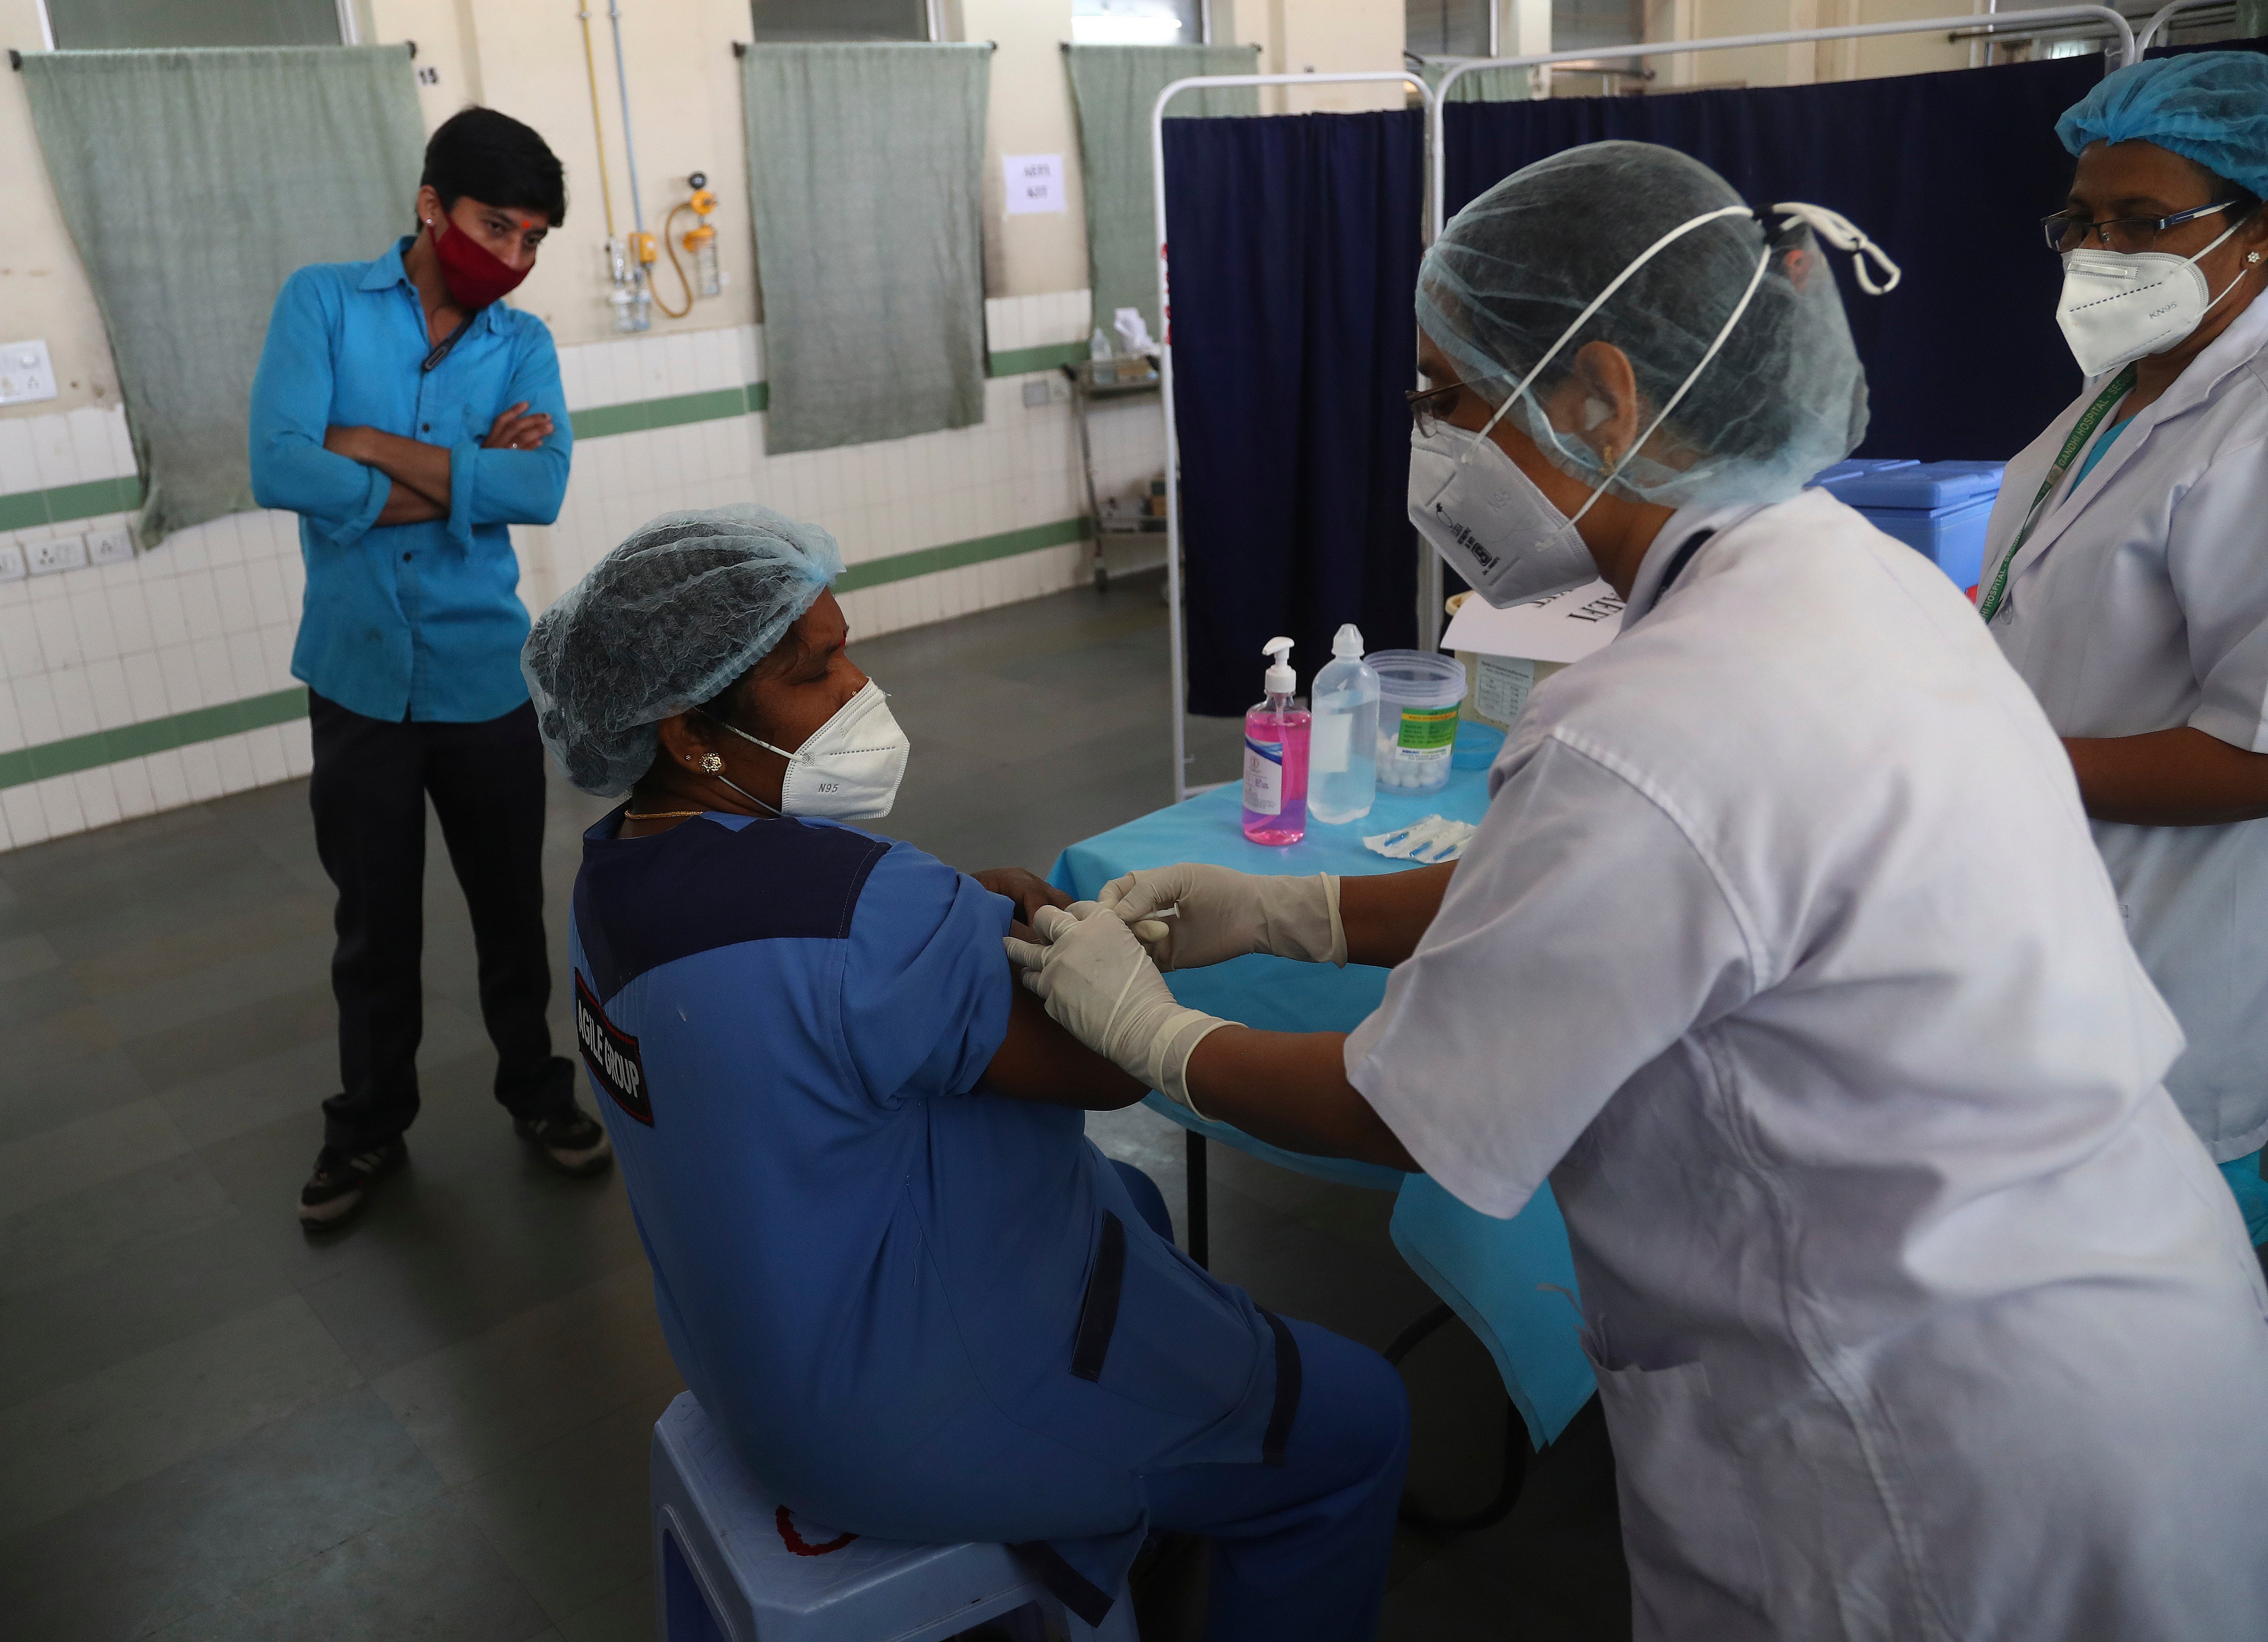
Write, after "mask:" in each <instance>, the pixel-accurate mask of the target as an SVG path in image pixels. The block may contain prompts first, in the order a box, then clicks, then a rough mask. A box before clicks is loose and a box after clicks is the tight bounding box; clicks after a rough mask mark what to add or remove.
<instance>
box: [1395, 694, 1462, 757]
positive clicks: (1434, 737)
mask: <svg viewBox="0 0 2268 1642" xmlns="http://www.w3.org/2000/svg"><path fill="white" fill-rule="evenodd" d="M1456 742H1457V709H1456V708H1455V707H1454V706H1447V707H1404V708H1403V709H1402V734H1401V736H1400V737H1399V738H1398V740H1397V742H1396V743H1395V744H1396V745H1398V746H1399V747H1400V748H1401V749H1402V751H1404V752H1439V753H1442V754H1447V752H1448V751H1449V749H1450V748H1452V747H1454V745H1456Z"/></svg>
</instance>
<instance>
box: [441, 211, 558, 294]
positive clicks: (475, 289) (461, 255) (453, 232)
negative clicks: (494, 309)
mask: <svg viewBox="0 0 2268 1642" xmlns="http://www.w3.org/2000/svg"><path fill="white" fill-rule="evenodd" d="M427 232H428V233H431V235H432V236H433V254H434V255H436V256H438V257H439V258H440V259H441V283H442V284H443V285H446V286H447V287H448V288H449V300H451V301H452V302H454V303H455V304H456V305H457V306H458V307H460V308H463V309H465V310H467V311H468V312H470V311H472V310H475V309H477V308H484V307H487V306H488V305H489V304H490V303H491V302H493V301H495V300H497V298H498V297H500V296H503V295H504V293H505V292H508V291H510V290H512V287H513V286H515V285H519V282H520V281H521V280H523V279H525V278H527V271H528V270H527V268H513V267H511V266H509V265H508V264H506V263H503V262H501V261H499V260H497V257H496V256H495V255H492V254H491V253H490V250H489V248H487V247H486V246H484V245H482V244H480V243H479V242H478V241H476V240H475V239H474V238H473V236H472V235H470V234H469V233H465V232H464V231H463V230H462V229H460V228H453V227H452V228H445V227H443V226H441V225H440V224H439V223H438V222H436V223H433V224H431V225H429V226H428V229H427ZM533 267H534V263H529V264H528V268H533Z"/></svg>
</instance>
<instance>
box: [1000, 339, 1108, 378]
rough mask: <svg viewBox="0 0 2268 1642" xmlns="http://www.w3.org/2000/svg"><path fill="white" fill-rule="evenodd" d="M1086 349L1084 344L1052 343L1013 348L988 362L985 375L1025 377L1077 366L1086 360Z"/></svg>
mask: <svg viewBox="0 0 2268 1642" xmlns="http://www.w3.org/2000/svg"><path fill="white" fill-rule="evenodd" d="M1086 347H1087V344H1085V343H1083V342H1051V343H1049V344H1047V346H1045V347H1043V348H1011V349H1009V350H1008V351H1006V352H1005V353H996V354H994V355H993V356H992V357H991V359H989V360H987V361H986V362H985V367H984V374H986V375H987V376H1025V375H1028V374H1030V373H1032V372H1034V371H1052V370H1054V369H1055V368H1056V367H1057V366H1059V365H1071V364H1075V363H1076V362H1077V361H1079V360H1080V359H1085V358H1086Z"/></svg>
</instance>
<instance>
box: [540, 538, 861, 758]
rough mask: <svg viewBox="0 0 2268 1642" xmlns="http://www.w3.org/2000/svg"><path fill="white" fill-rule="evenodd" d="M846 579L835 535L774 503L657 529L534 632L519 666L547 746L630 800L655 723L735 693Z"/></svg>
mask: <svg viewBox="0 0 2268 1642" xmlns="http://www.w3.org/2000/svg"><path fill="white" fill-rule="evenodd" d="M842 573H843V555H842V553H841V551H839V550H838V549H837V548H836V545H835V538H834V537H833V536H829V535H828V534H827V532H826V531H824V530H822V529H820V528H819V527H818V526H817V525H815V524H798V523H797V522H796V521H793V520H792V519H788V518H784V517H783V516H782V515H780V514H776V513H774V512H772V511H771V509H770V508H769V507H752V506H746V505H743V506H739V507H716V508H704V509H702V510H700V511H698V512H694V513H672V514H662V515H661V517H659V519H654V520H652V521H648V522H647V523H645V524H644V525H642V526H640V527H639V528H638V529H637V530H636V531H635V532H633V533H632V534H631V536H630V540H628V541H627V542H624V543H623V544H622V545H621V546H620V547H617V548H615V550H614V551H612V552H610V553H608V555H607V556H606V557H605V558H602V559H600V561H599V562H598V563H597V564H595V565H593V566H592V567H591V573H590V574H588V575H586V576H585V577H584V578H583V579H582V581H578V582H577V583H576V584H575V585H574V586H573V587H571V588H568V590H567V591H566V592H565V593H563V594H562V595H560V597H559V601H558V603H556V604H554V605H552V607H551V608H550V609H549V610H546V611H544V612H543V614H542V615H541V617H539V618H537V619H536V622H535V625H534V629H533V630H532V631H530V632H529V633H528V635H527V645H526V646H525V647H523V648H522V649H521V651H520V654H519V670H520V671H521V673H522V674H524V675H525V676H526V677H527V688H528V693H529V695H530V696H531V697H532V698H533V699H534V702H535V723H536V729H537V730H538V731H539V732H540V733H541V736H542V737H543V744H544V745H545V746H546V747H547V748H549V749H550V751H551V756H552V757H553V758H556V759H557V760H558V761H559V767H560V768H561V769H563V770H564V771H565V772H566V773H567V779H568V780H571V781H572V782H574V783H575V785H576V786H578V787H579V788H582V789H583V790H584V791H585V792H586V793H595V794H597V795H600V797H606V798H610V797H613V796H614V795H616V794H618V793H625V792H628V791H629V790H630V785H631V783H632V782H634V781H636V780H637V778H638V777H639V776H641V775H644V773H645V772H646V768H647V766H650V765H651V764H652V762H653V757H654V751H655V750H656V748H657V747H658V746H659V740H658V738H657V737H656V736H655V734H654V726H655V725H656V724H658V723H659V722H660V721H662V720H663V719H666V718H667V717H669V716H670V715H671V714H674V713H682V712H684V711H685V710H686V709H687V708H689V707H693V706H699V705H700V704H701V703H702V702H703V701H709V700H712V699H715V698H716V697H717V696H718V695H719V694H721V693H723V692H724V689H725V686H726V685H727V684H731V683H732V682H733V680H734V679H736V678H738V677H740V675H741V674H743V673H745V672H747V670H748V669H750V668H751V667H754V666H755V664H756V663H757V662H760V661H762V660H763V658H764V657H765V656H767V655H770V654H771V651H772V647H773V646H775V645H777V643H779V641H780V639H781V637H782V636H783V635H784V634H785V633H786V632H787V630H788V629H789V628H790V627H791V626H792V625H794V624H795V622H796V620H797V618H799V617H800V616H801V615H802V614H803V613H804V612H805V611H806V610H809V609H810V608H811V607H812V605H813V604H814V603H816V602H817V601H818V598H819V595H821V593H824V592H825V591H826V590H827V587H828V583H829V582H831V581H834V580H835V578H836V577H837V576H839V575H841V574H842Z"/></svg>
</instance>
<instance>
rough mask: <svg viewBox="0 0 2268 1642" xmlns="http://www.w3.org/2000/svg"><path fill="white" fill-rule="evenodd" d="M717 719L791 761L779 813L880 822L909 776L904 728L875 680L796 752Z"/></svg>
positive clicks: (752, 796) (743, 794)
mask: <svg viewBox="0 0 2268 1642" xmlns="http://www.w3.org/2000/svg"><path fill="white" fill-rule="evenodd" d="M714 722H716V723H718V724H722V725H724V728H725V729H729V730H731V731H732V732H733V734H734V735H735V736H739V737H740V739H741V740H742V741H752V742H755V744H756V745H757V746H759V747H762V749H763V750H764V751H767V752H776V753H777V754H779V756H780V757H781V758H785V759H786V760H787V774H786V775H785V776H784V778H783V779H782V780H781V781H780V802H779V809H778V810H777V813H778V814H780V815H788V816H812V817H819V818H821V819H824V820H828V821H879V820H880V819H881V818H882V817H884V816H886V815H887V814H889V813H890V807H891V806H892V805H893V804H895V803H896V802H897V798H898V783H899V782H900V781H902V780H904V779H905V773H906V755H907V753H908V752H909V751H911V750H912V749H911V745H910V743H908V741H907V740H906V733H905V731H903V730H902V729H899V728H898V721H897V720H896V718H895V717H894V716H893V715H892V714H891V712H890V703H889V698H887V696H885V695H883V693H882V690H881V686H880V685H879V684H876V683H875V682H874V681H873V679H871V678H870V679H868V680H867V681H866V684H865V688H864V689H862V690H860V691H859V692H858V694H857V695H855V696H853V697H851V699H849V700H848V701H846V702H844V703H843V705H842V706H839V707H837V708H836V710H835V716H834V717H832V718H830V719H828V721H827V722H825V723H824V724H821V726H820V727H819V728H818V729H815V730H814V731H812V732H811V735H810V736H809V737H808V738H806V740H805V742H804V743H803V745H802V746H800V747H798V748H797V749H796V750H795V751H792V752H790V751H788V750H787V749H786V748H784V747H775V746H773V745H772V744H771V743H770V742H768V741H765V740H763V739H762V737H761V736H751V735H749V734H748V732H747V731H746V730H744V729H740V728H739V727H738V726H736V725H732V724H725V721H724V720H722V719H717V720H714ZM717 779H718V780H720V781H724V782H725V786H727V787H730V788H732V789H733V791H734V792H736V793H739V794H740V796H741V797H743V798H746V799H747V800H748V801H749V802H750V803H755V804H759V805H762V807H763V808H764V809H766V810H770V809H771V806H770V804H767V803H764V801H763V800H762V799H761V798H758V797H757V796H756V795H755V794H753V793H751V792H748V791H747V790H746V789H745V788H741V787H740V786H738V785H736V784H735V783H733V782H732V781H730V780H725V777H723V776H722V775H719V776H718V777H717Z"/></svg>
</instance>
